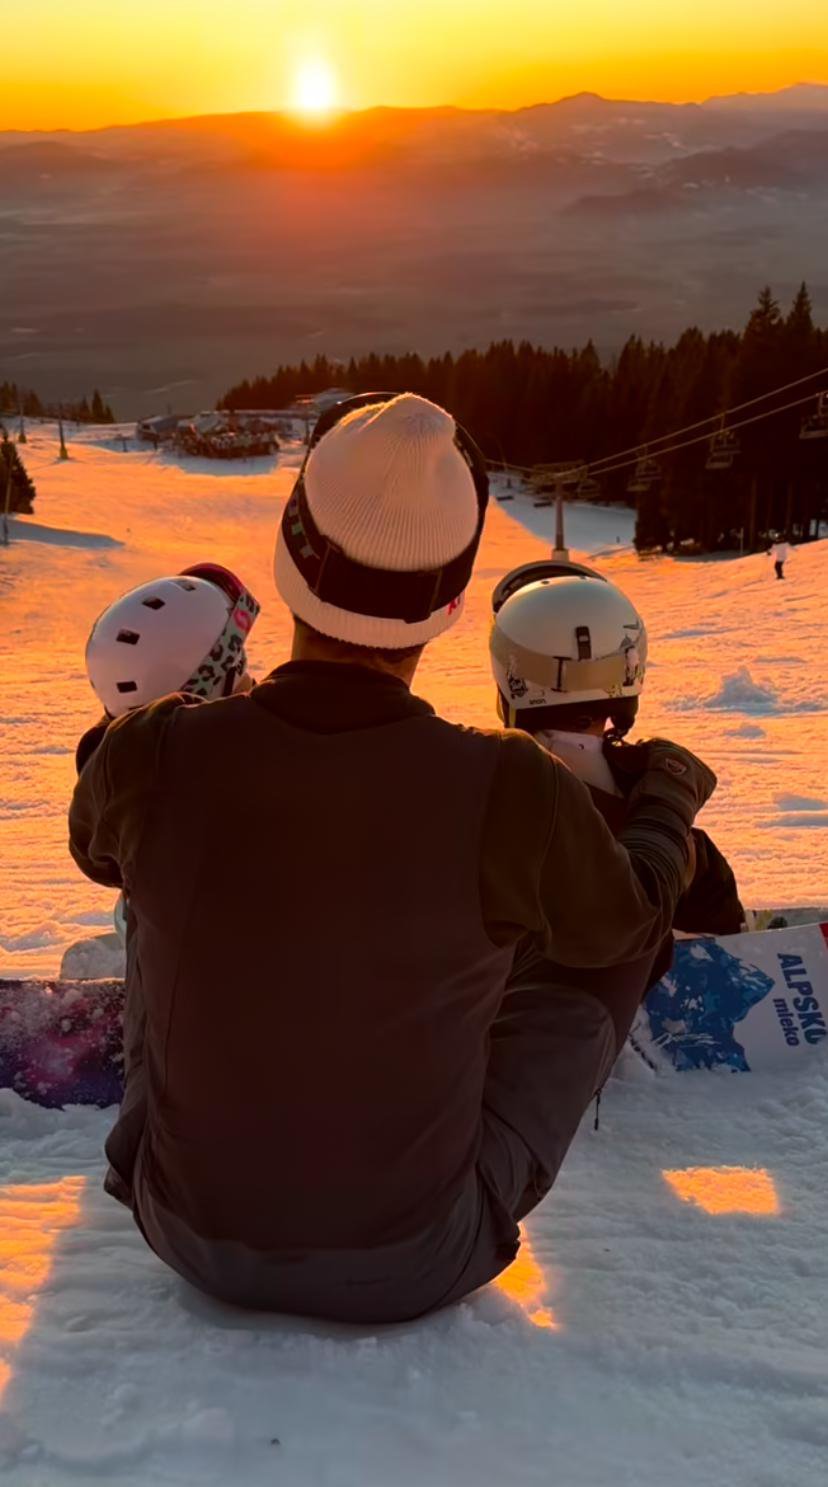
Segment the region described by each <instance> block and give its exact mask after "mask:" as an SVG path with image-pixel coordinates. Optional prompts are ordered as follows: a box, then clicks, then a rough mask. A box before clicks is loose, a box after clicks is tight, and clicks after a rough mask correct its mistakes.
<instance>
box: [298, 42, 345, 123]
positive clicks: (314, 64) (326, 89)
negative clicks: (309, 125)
mask: <svg viewBox="0 0 828 1487" xmlns="http://www.w3.org/2000/svg"><path fill="white" fill-rule="evenodd" d="M338 102H339V81H338V79H337V76H336V73H335V72H334V70H333V68H332V67H331V65H330V63H329V62H326V61H325V59H324V58H323V57H313V58H309V59H308V60H307V61H305V62H302V63H301V65H300V66H299V67H298V68H297V69H296V76H295V78H294V83H293V98H292V104H291V107H292V110H293V112H294V113H297V114H301V115H302V117H303V118H306V119H325V118H327V117H328V116H329V115H330V114H332V113H333V112H334V110H335V108H336V106H337V104H338Z"/></svg>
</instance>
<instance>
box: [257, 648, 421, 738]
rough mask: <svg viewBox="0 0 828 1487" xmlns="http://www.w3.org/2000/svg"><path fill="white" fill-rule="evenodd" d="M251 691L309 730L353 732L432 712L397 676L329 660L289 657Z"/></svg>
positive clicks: (288, 720)
mask: <svg viewBox="0 0 828 1487" xmlns="http://www.w3.org/2000/svg"><path fill="white" fill-rule="evenodd" d="M252 697H253V700H254V701H255V702H257V703H258V704H259V706H260V707H264V708H265V709H266V710H267V711H268V712H272V713H275V714H276V716H277V717H280V718H281V719H282V720H283V721H284V722H285V723H289V724H290V725H291V726H292V727H294V728H304V729H305V730H306V731H307V732H309V733H350V732H352V731H354V730H356V729H358V728H381V727H383V726H385V725H386V724H388V723H399V722H402V721H404V720H405V719H406V718H418V717H428V716H432V715H433V713H434V709H433V707H432V706H431V704H430V703H428V702H425V701H424V700H423V699H422V698H421V697H415V696H414V695H413V693H412V692H411V691H409V688H408V687H407V686H406V684H405V682H403V681H400V679H399V677H396V676H389V675H388V674H387V672H383V671H376V670H374V668H373V667H369V666H351V665H343V664H341V663H339V662H331V661H287V662H286V663H285V665H284V666H277V668H276V670H275V671H272V672H271V673H270V675H269V676H267V677H266V678H265V680H264V681H263V682H261V683H260V684H259V686H257V687H256V688H254V691H253V693H252Z"/></svg>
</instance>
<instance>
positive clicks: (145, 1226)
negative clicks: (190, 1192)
mask: <svg viewBox="0 0 828 1487" xmlns="http://www.w3.org/2000/svg"><path fill="white" fill-rule="evenodd" d="M654 960H655V957H654V956H651V957H649V958H647V959H646V960H643V961H637V962H635V963H632V964H630V965H622V966H615V967H613V968H611V969H609V970H601V971H572V970H567V969H565V968H563V967H561V966H557V965H555V964H553V962H551V961H549V960H547V959H545V958H544V957H543V956H541V955H539V954H538V952H537V951H536V950H535V949H534V948H533V947H532V946H531V945H530V944H528V943H526V944H523V945H521V946H519V947H518V950H517V952H516V954H515V958H514V962H513V966H512V971H511V974H510V977H509V980H508V983H507V988H506V992H505V995H504V998H503V1002H502V1004H501V1007H500V1011H499V1013H498V1016H497V1018H496V1019H495V1022H494V1024H493V1026H492V1029H491V1047H490V1058H489V1066H488V1074H487V1079H486V1085H485V1091H484V1102H483V1110H482V1112H481V1126H480V1147H479V1152H478V1157H477V1162H476V1165H475V1166H473V1167H472V1168H470V1170H469V1172H468V1174H467V1177H466V1179H465V1181H464V1183H463V1185H462V1186H461V1189H460V1191H458V1192H457V1193H456V1195H455V1196H454V1198H453V1201H452V1203H451V1206H450V1207H449V1209H448V1212H445V1211H443V1212H441V1213H439V1214H435V1216H434V1221H433V1223H432V1224H430V1225H429V1226H428V1227H426V1228H425V1229H423V1230H421V1231H420V1232H419V1233H418V1234H415V1235H413V1236H411V1237H410V1238H407V1239H405V1240H401V1241H400V1242H398V1243H395V1244H390V1245H384V1246H382V1247H379V1248H372V1249H359V1250H298V1251H295V1252H294V1251H287V1252H280V1253H278V1254H273V1253H269V1254H261V1253H260V1252H258V1251H254V1250H251V1249H250V1248H249V1247H247V1246H245V1245H242V1244H238V1243H235V1242H233V1241H229V1240H216V1239H212V1240H209V1241H206V1240H204V1239H202V1238H201V1237H200V1236H199V1235H197V1234H195V1233H194V1232H193V1231H192V1230H191V1229H190V1228H189V1227H187V1226H185V1225H184V1224H182V1223H181V1221H180V1220H179V1219H178V1218H177V1217H176V1216H175V1215H174V1214H172V1213H171V1212H170V1211H169V1210H168V1209H166V1208H165V1207H163V1206H162V1205H161V1204H160V1203H159V1201H158V1199H157V1197H156V1196H155V1194H154V1192H153V1189H152V1186H151V1184H149V1183H147V1181H146V1180H145V1177H144V1174H143V1170H142V1167H143V1163H142V1144H141V1143H140V1142H139V1147H138V1151H137V1158H136V1161H135V1168H134V1174H133V1180H132V1184H131V1188H132V1191H131V1194H129V1195H127V1194H126V1193H125V1192H124V1189H123V1185H122V1184H120V1190H119V1184H118V1180H117V1178H116V1174H114V1173H113V1172H112V1171H110V1177H109V1182H108V1184H107V1186H108V1187H109V1191H110V1192H112V1193H113V1195H114V1196H117V1197H120V1198H121V1199H122V1201H128V1202H130V1206H131V1207H132V1209H133V1212H134V1214H135V1218H136V1221H137V1223H138V1224H139V1227H140V1228H141V1231H142V1233H143V1234H144V1237H145V1238H146V1240H147V1242H148V1243H149V1244H150V1245H151V1246H152V1248H153V1249H154V1250H155V1251H156V1253H157V1254H158V1255H159V1256H160V1257H161V1259H163V1260H165V1261H166V1263H167V1264H168V1265H171V1266H172V1267H173V1269H175V1270H177V1271H178V1272H179V1274H181V1275H183V1276H184V1277H185V1279H187V1280H189V1281H190V1282H192V1284H194V1285H196V1286H198V1287H199V1289H201V1290H203V1291H206V1292H208V1293H209V1294H210V1295H212V1296H214V1297H217V1298H218V1299H220V1300H224V1301H227V1302H230V1303H232V1304H235V1305H240V1306H247V1307H254V1308H259V1309H266V1310H271V1311H282V1312H294V1313H300V1314H304V1315H311V1316H320V1317H325V1318H328V1319H331V1320H336V1321H343V1322H357V1323H375V1322H398V1321H404V1320H407V1319H410V1318H412V1317H416V1316H420V1315H422V1314H423V1313H425V1312H429V1311H433V1310H435V1309H436V1308H437V1307H440V1306H445V1305H446V1304H448V1303H450V1302H452V1301H457V1300H459V1299H460V1298H461V1297H462V1296H465V1295H468V1293H469V1292H471V1291H474V1290H476V1289H477V1288H478V1287H479V1286H482V1285H484V1284H485V1283H486V1282H487V1281H490V1280H492V1279H493V1278H494V1276H496V1275H498V1274H499V1273H500V1271H502V1270H504V1269H505V1268H506V1266H507V1265H509V1264H510V1263H511V1261H512V1260H513V1259H514V1257H515V1255H516V1253H517V1250H518V1243H519V1241H518V1222H519V1220H520V1219H521V1218H523V1216H524V1215H525V1214H526V1213H528V1212H529V1211H530V1209H532V1208H534V1207H535V1205H536V1204H537V1203H539V1202H540V1200H541V1199H542V1198H543V1197H544V1195H545V1194H546V1193H547V1192H548V1191H549V1189H550V1188H551V1186H552V1184H553V1182H554V1181H555V1178H556V1177H557V1174H558V1171H559V1170H560V1167H561V1163H562V1162H563V1160H564V1157H565V1156H566V1153H567V1151H568V1149H569V1146H570V1143H571V1141H572V1139H573V1137H574V1135H575V1132H576V1131H577V1129H578V1126H579V1124H580V1121H581V1118H582V1116H583V1114H584V1112H585V1111H586V1109H587V1108H588V1106H589V1105H590V1103H591V1101H592V1099H593V1097H594V1095H595V1094H596V1092H597V1091H598V1090H600V1088H601V1086H602V1085H603V1083H604V1081H605V1080H606V1078H607V1076H608V1074H609V1072H610V1070H611V1068H612V1065H613V1063H614V1061H615V1057H616V1053H617V1051H618V1050H620V1048H621V1046H622V1045H623V1043H624V1040H625V1039H626V1036H627V1033H628V1031H629V1027H630V1024H631V1022H632V1020H633V1018H634V1016H635V1012H636V1009H637V1007H638V1005H639V1003H640V1001H641V999H642V997H643V995H644V992H645V990H646V987H647V985H648V984H649V980H650V973H651V970H652V967H653V963H654ZM137 1103H138V1104H140V1102H137ZM110 1155H111V1153H110Z"/></svg>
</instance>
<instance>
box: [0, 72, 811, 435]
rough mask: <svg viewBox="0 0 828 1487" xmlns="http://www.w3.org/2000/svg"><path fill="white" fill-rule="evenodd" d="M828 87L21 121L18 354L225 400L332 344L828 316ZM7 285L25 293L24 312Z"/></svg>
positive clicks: (62, 384)
mask: <svg viewBox="0 0 828 1487" xmlns="http://www.w3.org/2000/svg"><path fill="white" fill-rule="evenodd" d="M826 226H828V86H824V85H820V84H798V85H796V86H794V87H792V88H787V89H784V90H783V91H781V92H778V93H772V94H739V95H736V96H733V97H725V98H711V99H709V100H708V101H707V102H706V103H703V104H664V103H647V102H635V101H624V100H610V99H604V98H600V97H598V96H597V95H595V94H591V93H581V94H577V95H575V96H574V97H571V98H564V99H561V100H560V101H559V102H557V103H551V104H540V105H537V106H535V107H532V108H524V109H519V110H517V111H514V112H504V111H497V110H480V111H469V110H462V109H453V108H444V109H425V110H403V109H372V110H368V111H366V112H361V113H351V114H344V115H342V116H341V117H340V118H339V119H338V120H336V121H335V122H334V123H332V124H331V125H329V126H327V127H324V128H321V127H318V126H316V127H310V126H307V125H303V124H301V123H299V122H297V121H296V120H295V119H293V118H291V117H289V116H287V115H282V114H235V115H216V116H210V117H204V118H196V119H175V120H164V121H156V122H151V123H146V124H137V125H130V126H119V127H114V128H108V129H98V130H91V131H85V132H81V133H73V132H71V131H67V130H60V131H52V132H48V133H34V132H8V131H7V132H5V133H0V281H2V282H3V284H4V286H8V287H9V290H10V296H11V297H10V298H9V293H8V292H7V293H4V309H5V310H6V312H7V313H6V315H5V316H2V317H0V376H3V375H14V376H17V377H18V380H22V379H23V377H24V374H25V376H27V377H28V378H29V379H30V380H31V381H32V382H33V383H34V382H35V381H36V382H37V384H38V386H39V387H40V388H42V390H43V392H44V395H46V396H56V395H59V394H60V393H61V392H62V391H64V390H65V391H66V392H67V393H68V392H71V391H73V389H74V388H75V387H77V386H81V385H87V384H90V383H96V384H102V390H103V391H104V394H105V395H109V396H110V397H111V398H112V399H114V401H115V403H116V405H117V406H118V407H119V408H121V409H124V410H125V411H132V407H133V406H134V407H135V408H136V411H137V410H138V409H142V410H143V409H147V408H149V407H154V406H157V404H158V398H159V395H158V394H156V393H155V392H154V391H153V390H152V389H153V388H154V387H156V386H160V385H161V384H167V383H169V382H171V381H175V382H180V383H183V384H184V385H185V386H188V387H190V388H191V394H190V395H189V396H188V397H187V401H188V403H189V402H193V401H195V402H199V401H205V400H207V399H208V398H209V397H211V396H212V395H213V393H214V392H215V391H216V390H217V389H218V388H219V387H222V386H225V385H226V384H227V383H228V381H230V380H232V379H233V378H234V377H235V376H237V375H244V374H249V373H254V372H256V371H258V370H267V369H268V368H270V367H271V366H272V365H273V364H274V363H275V362H277V361H278V360H280V359H290V360H293V359H295V358H296V357H298V356H300V355H303V354H304V355H309V356H312V355H313V354H314V353H315V351H316V350H324V351H326V352H328V353H329V354H332V355H335V356H336V355H341V356H347V355H349V354H350V352H351V351H363V350H366V349H377V350H380V351H381V350H383V349H388V350H395V351H399V350H402V349H405V348H406V347H408V346H411V347H416V348H417V349H419V350H422V351H426V352H429V351H435V350H438V349H443V347H444V346H451V347H453V348H454V349H456V348H457V347H459V346H462V345H465V344H477V343H481V342H483V341H486V340H488V339H490V338H492V337H495V338H496V337H499V336H504V335H512V336H523V335H528V336H532V337H534V338H535V339H538V340H541V341H544V342H546V343H550V342H555V341H559V342H563V343H565V344H572V343H574V342H575V341H577V340H579V339H585V338H586V337H587V336H589V335H592V336H593V337H594V339H595V340H596V342H597V343H598V344H599V346H601V347H602V348H604V349H605V350H607V351H609V350H612V349H613V347H616V346H617V345H619V344H620V342H621V341H622V340H623V339H624V338H625V336H626V335H627V334H629V333H630V331H632V330H636V331H638V332H641V333H645V334H654V335H658V336H664V335H670V334H673V333H674V332H675V331H678V330H680V329H681V328H682V327H683V326H684V324H686V323H687V322H688V321H691V320H695V321H698V322H700V323H702V324H705V325H707V326H710V325H713V324H733V323H741V321H743V319H744V318H745V315H746V314H747V311H748V309H749V307H750V303H751V301H752V299H753V295H754V292H755V290H756V288H758V286H759V284H760V283H762V282H764V281H765V280H771V281H774V282H775V283H776V284H777V285H778V287H779V289H780V291H781V292H782V293H787V292H788V291H789V290H790V289H791V288H792V287H793V286H794V285H795V284H796V283H797V282H798V281H799V280H800V279H801V278H803V277H806V278H808V279H809V280H810V281H811V284H812V290H813V293H814V298H815V303H816V308H817V310H818V311H821V312H822V314H823V316H824V318H828V254H826V253H825V242H826ZM9 304H11V305H13V313H12V314H11V315H10V314H9V313H8V306H9Z"/></svg>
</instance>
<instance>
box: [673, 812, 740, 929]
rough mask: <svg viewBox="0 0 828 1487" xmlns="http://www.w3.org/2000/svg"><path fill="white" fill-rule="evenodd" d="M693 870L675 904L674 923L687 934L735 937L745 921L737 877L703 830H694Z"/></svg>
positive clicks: (696, 828)
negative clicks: (691, 878) (690, 879)
mask: <svg viewBox="0 0 828 1487" xmlns="http://www.w3.org/2000/svg"><path fill="white" fill-rule="evenodd" d="M693 842H694V845H695V849H696V871H695V874H694V877H693V881H692V883H691V884H690V886H689V887H688V889H687V891H686V892H685V893H683V894H682V896H681V898H680V899H679V901H678V907H677V909H676V913H675V919H674V920H673V923H674V925H675V927H676V929H680V930H683V931H684V932H685V933H686V934H709V935H736V934H738V933H739V931H740V930H741V929H742V927H743V925H744V922H745V911H744V909H743V908H742V904H741V900H740V898H739V890H738V888H737V886H736V878H735V876H734V873H733V869H732V867H731V866H730V863H729V862H728V861H727V858H726V857H725V856H724V855H723V853H721V852H720V851H719V849H718V847H717V846H716V844H715V842H712V841H711V840H710V837H709V836H708V835H707V832H706V831H702V830H701V829H700V828H699V827H697V826H696V827H694V828H693Z"/></svg>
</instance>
